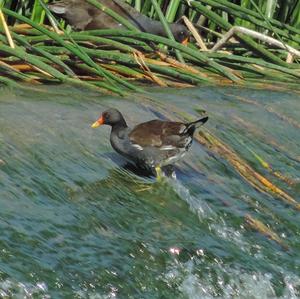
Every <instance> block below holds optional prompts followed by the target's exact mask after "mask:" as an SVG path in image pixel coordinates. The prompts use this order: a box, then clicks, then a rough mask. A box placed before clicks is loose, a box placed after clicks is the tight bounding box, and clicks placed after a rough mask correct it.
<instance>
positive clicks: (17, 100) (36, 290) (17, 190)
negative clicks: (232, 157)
mask: <svg viewBox="0 0 300 299" xmlns="http://www.w3.org/2000/svg"><path fill="white" fill-rule="evenodd" d="M40 89H41V88H40ZM151 97H152V98H153V99H155V102H149V101H147V100H144V99H142V98H140V97H133V96H130V97H128V99H121V98H116V97H112V96H104V95H99V94H96V93H94V92H90V91H86V90H84V91H80V90H78V89H74V88H71V87H66V86H59V87H57V86H53V87H51V86H50V87H49V86H48V87H43V88H42V90H41V91H26V92H24V91H22V92H21V91H9V90H2V91H1V95H0V207H1V208H0V228H1V235H0V298H189V299H198V298H300V217H299V211H298V210H297V209H296V208H295V207H294V206H293V205H292V204H288V203H287V202H285V201H283V200H282V198H281V196H279V195H276V194H275V193H273V192H271V191H270V192H262V191H260V190H258V189H257V188H254V187H253V186H252V185H251V184H250V183H249V181H248V180H247V178H243V177H242V176H241V175H240V174H239V173H238V172H237V171H236V169H235V168H234V166H233V165H232V161H229V160H228V158H226V157H225V156H224V155H222V153H216V152H215V151H214V149H213V148H209V147H207V146H202V145H200V144H199V143H197V142H194V144H193V146H192V148H191V150H190V152H189V153H188V154H187V155H186V157H185V159H184V161H181V162H179V163H178V164H177V169H176V173H177V179H176V180H175V179H165V180H164V181H163V182H156V181H155V179H153V178H145V177H140V176H138V175H137V174H135V173H134V172H131V171H130V170H128V169H126V168H124V167H123V166H124V164H125V161H124V160H123V159H122V158H121V157H119V156H118V155H117V154H116V153H114V152H113V150H112V148H111V146H110V144H109V128H108V127H101V128H98V129H91V128H90V125H91V123H93V122H94V121H95V120H96V119H97V118H98V117H99V115H100V113H101V112H102V111H103V110H105V109H107V108H108V107H116V108H118V109H119V110H121V111H122V112H123V114H124V116H125V118H126V119H127V121H128V123H129V124H131V125H134V124H136V123H139V122H142V121H146V120H150V119H153V118H157V117H158V116H159V117H160V118H171V119H174V120H175V119H178V117H182V113H184V115H187V116H189V117H191V118H194V117H195V118H196V117H197V116H199V111H200V110H206V111H207V113H208V115H209V117H210V119H209V121H208V122H207V124H206V125H205V127H204V128H202V129H201V131H202V132H204V133H206V132H209V133H210V134H212V135H213V136H215V137H217V138H218V139H219V140H221V141H222V142H223V143H224V144H226V145H227V146H228V147H230V148H231V149H232V150H233V151H234V152H235V153H236V154H237V155H238V156H239V157H240V158H242V159H243V160H244V161H245V162H246V163H247V164H248V165H250V166H251V167H252V168H253V169H254V170H256V171H257V172H258V173H260V174H261V175H263V176H264V177H265V178H267V179H268V180H270V181H271V182H272V183H273V184H275V185H276V186H277V187H278V188H280V189H281V190H283V191H284V192H285V193H286V194H288V195H290V196H291V198H293V199H294V200H295V201H298V202H299V201H300V198H299V193H300V192H299V191H300V179H299V173H300V137H299V136H300V134H299V129H300V121H299V120H300V109H299V100H300V95H299V94H297V93H293V92H291V91H271V90H262V89H260V90H253V89H241V88H233V87H222V88H221V87H211V86H210V87H205V86H204V87H202V88H193V89H183V90H172V89H152V90H151ZM258 157H259V158H260V159H262V160H263V161H265V162H267V163H269V165H270V167H271V168H272V170H270V169H267V168H265V167H264V166H263V165H262V164H261V162H260V160H259V158H258ZM275 172H276V173H277V174H280V175H281V176H278V175H277V176H276V175H275V174H274V173H275ZM247 215H250V216H251V217H252V218H253V219H256V220H258V221H261V222H262V223H263V224H264V225H266V226H267V227H269V228H270V229H272V231H273V232H274V233H276V234H277V236H278V238H279V239H280V242H277V241H274V240H271V239H270V238H268V237H267V236H266V235H265V234H264V233H263V232H262V231H259V229H257V228H255V227H251V226H250V225H249V224H247V222H246V220H245V219H246V218H245V217H247Z"/></svg>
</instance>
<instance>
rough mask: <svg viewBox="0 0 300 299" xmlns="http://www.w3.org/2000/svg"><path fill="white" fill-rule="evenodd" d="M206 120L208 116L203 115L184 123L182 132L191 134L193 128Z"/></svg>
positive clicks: (193, 130)
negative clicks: (184, 126) (184, 127)
mask: <svg viewBox="0 0 300 299" xmlns="http://www.w3.org/2000/svg"><path fill="white" fill-rule="evenodd" d="M207 120H208V116H207V115H204V116H202V117H201V118H199V119H197V120H196V121H193V122H190V123H188V124H186V129H185V130H184V134H186V133H187V134H189V135H193V134H194V132H195V130H196V129H197V128H198V127H200V126H202V125H203V124H205V123H206V122H207Z"/></svg>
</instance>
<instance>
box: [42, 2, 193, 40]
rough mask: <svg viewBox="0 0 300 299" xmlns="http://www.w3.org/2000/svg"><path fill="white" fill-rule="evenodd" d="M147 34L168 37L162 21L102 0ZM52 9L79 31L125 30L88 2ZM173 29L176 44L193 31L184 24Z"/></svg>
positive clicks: (173, 25) (51, 6)
mask: <svg viewBox="0 0 300 299" xmlns="http://www.w3.org/2000/svg"><path fill="white" fill-rule="evenodd" d="M99 2H100V3H102V4H103V5H105V6H106V7H108V8H110V9H111V10H113V11H114V12H116V13H117V14H119V15H120V16H122V17H123V18H126V19H127V20H128V21H129V22H130V23H132V24H133V25H135V26H136V27H137V28H138V29H140V30H141V31H143V32H148V33H152V34H155V35H159V36H165V37H166V36H167V34H166V32H165V30H164V28H163V26H162V24H161V22H159V21H157V20H152V19H150V18H149V17H147V16H145V15H143V14H141V13H140V12H139V11H137V10H136V9H134V8H133V7H131V6H130V5H128V4H127V3H125V2H123V1H122V0H101V1H99ZM48 7H49V9H50V10H51V11H52V12H53V13H54V14H56V15H59V16H61V17H62V18H63V19H65V20H66V21H67V22H68V23H69V24H70V25H71V26H72V27H73V28H74V29H75V30H93V29H113V28H124V29H126V28H125V27H124V26H123V25H122V24H120V23H119V22H118V21H116V20H115V19H114V18H112V17H111V16H109V15H108V14H106V13H105V12H103V11H102V10H100V9H98V8H97V7H95V6H94V5H92V4H89V3H88V2H87V1H85V0H60V1H55V2H53V3H51V4H48ZM170 29H171V31H172V33H173V35H174V38H175V39H176V41H178V42H180V43H183V44H186V43H187V41H188V38H189V31H188V30H187V28H186V27H185V26H184V25H183V24H179V23H171V24H170Z"/></svg>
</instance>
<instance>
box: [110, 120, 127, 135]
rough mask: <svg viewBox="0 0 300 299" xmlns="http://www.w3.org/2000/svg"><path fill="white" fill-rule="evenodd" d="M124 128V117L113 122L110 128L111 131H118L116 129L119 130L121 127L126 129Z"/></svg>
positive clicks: (125, 126) (125, 125)
mask: <svg viewBox="0 0 300 299" xmlns="http://www.w3.org/2000/svg"><path fill="white" fill-rule="evenodd" d="M126 128H127V124H126V121H125V119H124V118H123V119H121V120H120V121H118V122H117V123H116V124H113V125H112V126H111V130H112V131H113V132H118V131H120V130H122V129H126Z"/></svg>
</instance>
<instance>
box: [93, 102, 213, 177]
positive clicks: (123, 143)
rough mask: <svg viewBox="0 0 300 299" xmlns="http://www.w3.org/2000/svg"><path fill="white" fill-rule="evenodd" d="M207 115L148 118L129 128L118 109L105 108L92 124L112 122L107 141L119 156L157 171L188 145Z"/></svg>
mask: <svg viewBox="0 0 300 299" xmlns="http://www.w3.org/2000/svg"><path fill="white" fill-rule="evenodd" d="M207 120H208V116H203V117H201V118H200V119H198V120H196V121H194V122H190V123H181V122H172V121H162V120H158V119H155V120H150V121H148V122H144V123H141V124H139V125H137V126H135V127H134V128H133V129H130V128H129V127H128V126H127V124H126V121H125V119H124V117H123V115H122V114H121V112H120V111H118V110H117V109H113V108H111V109H108V110H106V111H105V112H103V113H102V115H101V116H100V118H99V119H98V120H97V121H96V122H94V123H93V124H92V128H97V127H99V126H101V125H109V126H111V128H112V129H111V133H110V143H111V145H112V147H113V148H114V149H115V150H116V151H117V152H118V153H119V154H121V155H122V156H124V157H126V158H127V159H128V160H130V161H132V162H134V163H135V164H136V166H137V167H140V168H144V169H147V170H150V171H151V172H152V173H154V174H156V175H159V174H160V173H161V167H167V166H169V165H172V164H173V163H175V162H176V161H177V160H179V159H180V158H182V157H183V156H184V155H185V153H186V152H187V151H188V149H189V148H190V146H191V144H192V141H193V135H194V132H195V129H196V128H197V127H198V126H200V125H202V124H204V123H205V122H206V121H207Z"/></svg>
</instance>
